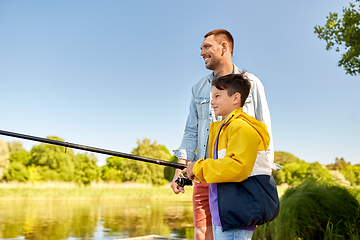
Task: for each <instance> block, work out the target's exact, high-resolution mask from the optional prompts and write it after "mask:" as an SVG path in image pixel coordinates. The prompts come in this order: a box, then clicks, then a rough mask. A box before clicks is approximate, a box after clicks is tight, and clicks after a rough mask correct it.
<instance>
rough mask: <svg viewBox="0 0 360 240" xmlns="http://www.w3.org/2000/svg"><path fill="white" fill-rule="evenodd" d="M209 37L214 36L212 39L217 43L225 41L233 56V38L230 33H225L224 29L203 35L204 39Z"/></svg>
mask: <svg viewBox="0 0 360 240" xmlns="http://www.w3.org/2000/svg"><path fill="white" fill-rule="evenodd" d="M211 35H214V39H215V41H216V42H217V43H220V42H221V41H226V42H227V43H228V44H229V49H230V53H231V55H232V54H233V50H234V38H233V37H232V36H231V33H229V32H228V31H226V30H225V29H215V30H212V31H211V32H208V33H207V34H205V36H204V38H207V37H209V36H211Z"/></svg>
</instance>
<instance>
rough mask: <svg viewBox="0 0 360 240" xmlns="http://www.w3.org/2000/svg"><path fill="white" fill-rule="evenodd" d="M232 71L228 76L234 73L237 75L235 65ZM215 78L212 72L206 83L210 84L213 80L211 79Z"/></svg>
mask: <svg viewBox="0 0 360 240" xmlns="http://www.w3.org/2000/svg"><path fill="white" fill-rule="evenodd" d="M233 67H234V68H233V71H232V72H231V73H230V74H234V73H237V72H238V71H237V70H236V69H237V67H236V66H235V64H233ZM214 77H215V74H214V72H212V73H211V74H210V75H209V77H208V81H209V82H211V81H212V80H213V78H214Z"/></svg>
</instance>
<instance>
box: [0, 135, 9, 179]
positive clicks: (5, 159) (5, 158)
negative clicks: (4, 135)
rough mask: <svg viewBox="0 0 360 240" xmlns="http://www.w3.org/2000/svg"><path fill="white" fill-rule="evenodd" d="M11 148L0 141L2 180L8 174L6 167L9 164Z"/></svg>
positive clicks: (0, 171)
mask: <svg viewBox="0 0 360 240" xmlns="http://www.w3.org/2000/svg"><path fill="white" fill-rule="evenodd" d="M9 155H10V153H9V147H8V145H7V143H6V142H5V141H4V140H2V139H0V179H1V178H2V177H3V176H4V174H5V173H6V166H7V165H8V164H9Z"/></svg>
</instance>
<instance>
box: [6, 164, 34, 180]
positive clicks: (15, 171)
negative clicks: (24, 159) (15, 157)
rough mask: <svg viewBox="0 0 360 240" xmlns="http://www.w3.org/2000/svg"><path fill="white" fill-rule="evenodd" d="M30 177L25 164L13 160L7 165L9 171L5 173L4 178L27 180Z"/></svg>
mask: <svg viewBox="0 0 360 240" xmlns="http://www.w3.org/2000/svg"><path fill="white" fill-rule="evenodd" d="M29 178H30V176H29V173H28V171H27V170H26V167H25V165H24V164H22V163H20V162H11V163H10V164H9V165H8V166H7V173H5V174H4V179H5V180H7V181H18V182H26V181H27V180H29Z"/></svg>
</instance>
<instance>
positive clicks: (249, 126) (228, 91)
mask: <svg viewBox="0 0 360 240" xmlns="http://www.w3.org/2000/svg"><path fill="white" fill-rule="evenodd" d="M250 88H251V84H250V82H249V80H248V79H247V77H246V72H242V73H240V74H229V75H224V76H221V77H217V78H215V79H214V80H213V81H212V90H211V95H212V100H211V105H212V107H213V109H214V111H215V113H216V115H218V116H223V117H225V120H223V121H219V122H213V123H211V127H210V132H209V143H208V147H209V158H208V159H200V160H198V161H197V162H196V163H190V164H189V165H188V170H187V172H191V169H192V173H193V174H194V175H191V174H190V176H188V177H189V178H190V179H195V180H197V181H200V182H205V183H210V184H209V204H210V211H211V215H212V223H213V236H214V239H215V240H217V239H251V237H252V234H253V231H254V230H255V229H256V225H257V224H259V223H260V224H262V223H263V222H262V220H263V219H261V220H259V219H253V216H254V215H256V216H258V215H262V216H264V214H263V213H262V212H261V213H259V211H257V210H254V208H253V207H252V206H251V205H253V203H250V204H249V202H252V199H249V200H248V201H247V202H246V201H245V203H244V202H241V201H244V199H247V196H246V194H247V191H243V190H242V189H241V187H239V186H238V185H231V184H227V183H239V182H244V180H246V179H248V178H249V177H252V176H258V175H262V177H264V175H265V181H266V179H269V176H271V164H270V162H269V161H268V159H267V157H266V154H263V153H264V152H265V151H266V150H267V149H268V146H269V143H270V137H269V134H268V132H267V128H266V125H265V124H264V123H262V122H260V121H258V120H256V119H255V118H254V117H251V116H249V115H247V114H245V113H244V112H243V111H242V107H243V106H244V103H245V100H246V98H247V97H248V95H249V92H250ZM258 155H263V156H265V157H264V158H261V157H260V158H258V159H257V156H258ZM256 159H257V160H256ZM255 160H256V162H255ZM185 171H186V170H185ZM263 180H264V179H260V181H263ZM257 181H258V180H257ZM218 183H219V184H218ZM251 184H253V183H251ZM255 189H256V186H255ZM244 194H245V195H244ZM255 194H257V193H255ZM276 197H277V193H276ZM238 198H239V199H242V200H239V199H238ZM259 201H262V197H260V196H259ZM265 205H267V204H265ZM265 208H266V207H265ZM263 209H264V208H262V210H263ZM262 210H261V211H262ZM251 211H255V213H252V212H251ZM265 211H266V210H265ZM277 211H278V208H277ZM249 212H250V213H249ZM250 215H251V217H250V218H247V216H250ZM265 215H266V214H265ZM270 215H271V217H270V218H271V219H270V220H269V219H266V220H265V222H267V221H271V220H272V219H274V218H275V217H276V215H277V213H276V211H275V213H274V214H273V212H272V213H271V214H270ZM274 215H275V217H274ZM244 216H245V218H246V219H245V220H244V219H242V218H243V217H244ZM262 216H260V218H262ZM249 219H250V220H249Z"/></svg>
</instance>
